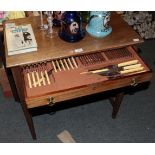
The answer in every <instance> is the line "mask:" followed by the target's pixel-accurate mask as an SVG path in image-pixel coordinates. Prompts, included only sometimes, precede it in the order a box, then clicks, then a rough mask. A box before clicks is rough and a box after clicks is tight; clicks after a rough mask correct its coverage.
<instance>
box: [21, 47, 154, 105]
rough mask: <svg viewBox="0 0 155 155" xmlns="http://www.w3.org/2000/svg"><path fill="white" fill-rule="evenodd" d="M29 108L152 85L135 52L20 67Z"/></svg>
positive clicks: (120, 51)
mask: <svg viewBox="0 0 155 155" xmlns="http://www.w3.org/2000/svg"><path fill="white" fill-rule="evenodd" d="M20 75H21V81H22V85H23V90H24V94H23V96H24V97H23V98H24V101H25V102H26V104H27V107H28V108H33V107H38V106H43V105H53V104H55V103H57V102H60V101H64V100H69V99H73V98H77V97H81V96H85V95H90V94H94V93H99V92H103V91H107V90H112V89H116V88H121V87H126V86H130V85H131V86H136V85H137V84H138V83H142V82H145V81H150V79H151V76H152V75H151V71H150V69H149V68H148V66H147V65H146V64H145V63H144V62H143V61H142V59H141V58H140V57H139V56H138V55H137V53H136V52H135V50H134V48H133V47H131V46H129V47H127V48H121V49H115V50H109V51H97V52H93V53H89V54H83V55H76V56H73V57H65V58H61V59H55V60H50V61H47V62H40V63H36V64H29V65H23V66H21V67H20Z"/></svg>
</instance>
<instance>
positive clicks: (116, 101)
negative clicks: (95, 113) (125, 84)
mask: <svg viewBox="0 0 155 155" xmlns="http://www.w3.org/2000/svg"><path fill="white" fill-rule="evenodd" d="M123 97H124V92H120V93H118V94H117V95H116V96H115V97H111V98H109V100H110V103H111V105H112V107H113V111H112V118H113V119H114V118H116V115H117V113H118V111H119V108H120V105H121V103H122V100H123Z"/></svg>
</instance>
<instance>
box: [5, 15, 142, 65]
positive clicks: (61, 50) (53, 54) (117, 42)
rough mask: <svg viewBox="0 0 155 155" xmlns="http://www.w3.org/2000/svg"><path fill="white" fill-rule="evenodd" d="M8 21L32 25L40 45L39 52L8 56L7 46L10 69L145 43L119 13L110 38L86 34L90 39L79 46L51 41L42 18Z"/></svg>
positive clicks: (56, 39) (58, 39)
mask: <svg viewBox="0 0 155 155" xmlns="http://www.w3.org/2000/svg"><path fill="white" fill-rule="evenodd" d="M8 22H14V23H16V24H17V25H20V24H29V23H30V24H32V27H33V31H34V33H35V37H36V40H37V44H38V51H37V52H31V53H26V54H19V55H14V56H8V55H7V47H6V48H5V49H6V53H5V55H6V67H13V66H18V65H23V64H30V63H36V62H41V61H47V60H51V59H56V58H62V57H67V56H72V55H78V54H83V53H90V52H95V51H100V50H107V49H114V48H120V47H125V46H127V45H132V44H137V43H141V42H143V40H142V38H140V36H139V35H138V34H137V33H136V32H135V31H134V30H133V29H132V28H131V27H130V26H129V25H128V24H127V23H125V21H123V19H122V18H121V17H120V15H118V14H112V17H111V26H112V29H113V30H112V33H111V34H110V35H109V36H107V37H105V38H102V39H98V38H94V37H91V36H90V35H89V34H88V33H87V32H86V36H85V37H84V38H83V39H82V40H81V41H79V42H76V43H68V42H65V41H63V40H61V39H60V38H59V36H58V35H57V34H56V35H55V36H54V38H52V39H51V38H47V37H46V32H43V31H40V30H39V28H38V25H39V22H40V18H39V17H27V18H23V19H16V20H8V21H6V23H8ZM54 30H55V31H56V32H58V30H59V28H54ZM4 32H5V31H4ZM133 39H138V41H133ZM5 46H6V42H5ZM80 48H82V49H83V51H82V52H80V53H76V52H75V50H76V49H80Z"/></svg>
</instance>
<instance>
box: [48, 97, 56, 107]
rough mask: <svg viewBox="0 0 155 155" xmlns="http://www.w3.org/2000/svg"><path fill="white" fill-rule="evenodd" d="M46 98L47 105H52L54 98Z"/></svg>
mask: <svg viewBox="0 0 155 155" xmlns="http://www.w3.org/2000/svg"><path fill="white" fill-rule="evenodd" d="M47 100H48V105H49V106H53V105H54V104H55V101H54V98H53V97H51V96H49V97H48V98H47Z"/></svg>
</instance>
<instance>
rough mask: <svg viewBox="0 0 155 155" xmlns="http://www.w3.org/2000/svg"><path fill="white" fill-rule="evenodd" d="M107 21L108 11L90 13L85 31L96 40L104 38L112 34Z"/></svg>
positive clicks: (108, 18)
mask: <svg viewBox="0 0 155 155" xmlns="http://www.w3.org/2000/svg"><path fill="white" fill-rule="evenodd" d="M109 21H110V12H109V11H91V12H90V19H89V23H88V24H87V26H86V31H87V32H88V33H89V34H90V35H91V36H93V37H96V38H103V37H106V36H107V35H109V34H110V33H111V32H112V28H111V26H109Z"/></svg>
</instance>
